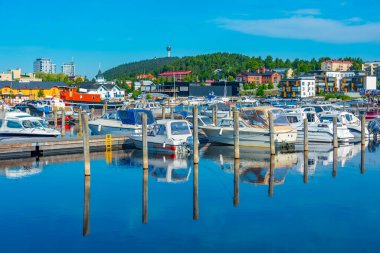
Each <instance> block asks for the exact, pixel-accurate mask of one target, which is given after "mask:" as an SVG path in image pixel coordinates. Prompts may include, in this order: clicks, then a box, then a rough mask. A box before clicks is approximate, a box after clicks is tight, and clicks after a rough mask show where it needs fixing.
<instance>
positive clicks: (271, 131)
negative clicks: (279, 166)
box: [269, 112, 276, 155]
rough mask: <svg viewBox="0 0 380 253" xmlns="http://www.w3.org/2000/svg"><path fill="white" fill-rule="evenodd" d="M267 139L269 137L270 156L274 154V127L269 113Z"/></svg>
mask: <svg viewBox="0 0 380 253" xmlns="http://www.w3.org/2000/svg"><path fill="white" fill-rule="evenodd" d="M269 137H270V154H271V155H274V154H276V152H275V151H276V150H275V143H274V125H273V113H272V112H269Z"/></svg>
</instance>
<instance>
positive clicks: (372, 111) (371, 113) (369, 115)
mask: <svg viewBox="0 0 380 253" xmlns="http://www.w3.org/2000/svg"><path fill="white" fill-rule="evenodd" d="M376 118H380V108H369V109H368V110H367V111H366V112H365V120H366V121H369V120H374V119H376Z"/></svg>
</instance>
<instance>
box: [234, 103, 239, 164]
mask: <svg viewBox="0 0 380 253" xmlns="http://www.w3.org/2000/svg"><path fill="white" fill-rule="evenodd" d="M233 115H234V151H235V159H239V158H240V148H239V145H240V143H239V111H237V109H236V107H234V108H233Z"/></svg>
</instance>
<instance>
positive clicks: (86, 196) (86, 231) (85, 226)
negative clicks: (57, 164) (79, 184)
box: [83, 176, 91, 236]
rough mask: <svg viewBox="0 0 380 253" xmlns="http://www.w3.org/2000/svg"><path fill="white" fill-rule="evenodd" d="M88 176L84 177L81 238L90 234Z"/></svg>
mask: <svg viewBox="0 0 380 253" xmlns="http://www.w3.org/2000/svg"><path fill="white" fill-rule="evenodd" d="M90 179H91V177H90V176H84V207H83V236H86V235H88V234H89V233H90Z"/></svg>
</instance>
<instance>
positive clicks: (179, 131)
mask: <svg viewBox="0 0 380 253" xmlns="http://www.w3.org/2000/svg"><path fill="white" fill-rule="evenodd" d="M170 127H171V129H172V135H184V134H191V133H190V129H189V125H188V124H187V123H186V122H173V123H171V124H170Z"/></svg>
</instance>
